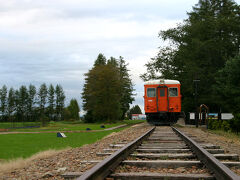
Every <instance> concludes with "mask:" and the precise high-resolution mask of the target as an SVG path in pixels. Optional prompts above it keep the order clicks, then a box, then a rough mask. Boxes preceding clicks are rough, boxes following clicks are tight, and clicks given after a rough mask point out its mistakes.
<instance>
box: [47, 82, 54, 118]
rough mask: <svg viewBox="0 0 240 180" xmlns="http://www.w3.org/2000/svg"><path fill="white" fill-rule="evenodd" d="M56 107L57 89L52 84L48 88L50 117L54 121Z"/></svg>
mask: <svg viewBox="0 0 240 180" xmlns="http://www.w3.org/2000/svg"><path fill="white" fill-rule="evenodd" d="M54 107H55V89H54V87H53V85H52V84H50V86H49V88H48V117H49V118H50V119H51V120H54Z"/></svg>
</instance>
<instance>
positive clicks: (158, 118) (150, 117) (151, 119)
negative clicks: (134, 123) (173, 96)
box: [146, 112, 180, 126]
mask: <svg viewBox="0 0 240 180" xmlns="http://www.w3.org/2000/svg"><path fill="white" fill-rule="evenodd" d="M179 115H180V113H174V112H157V113H146V116H147V122H148V123H149V124H152V125H155V126H159V125H172V124H174V123H176V122H177V120H178V118H179Z"/></svg>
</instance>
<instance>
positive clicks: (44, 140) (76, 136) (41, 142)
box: [0, 120, 144, 160]
mask: <svg viewBox="0 0 240 180" xmlns="http://www.w3.org/2000/svg"><path fill="white" fill-rule="evenodd" d="M139 122H144V121H141V120H140V121H138V120H136V121H135V120H134V121H125V123H122V124H135V123H139ZM63 124H64V123H63ZM120 124H121V123H120ZM67 125H69V124H68V123H67ZM90 125H91V126H90ZM99 125H100V124H81V125H80V124H78V125H77V128H75V127H72V126H71V127H68V128H69V129H71V130H75V129H76V130H81V129H82V130H84V129H86V127H90V128H92V129H94V128H96V129H101V128H100V126H99ZM116 125H119V124H118V123H116V124H110V125H107V126H106V127H113V126H116ZM58 128H60V127H58ZM61 128H62V129H63V128H64V126H63V127H61ZM65 128H67V126H66V127H65ZM36 129H38V130H39V128H36ZM123 129H125V128H120V129H116V130H110V131H97V132H91V131H89V132H80V133H65V135H66V136H67V137H66V138H58V137H57V134H56V133H33V134H0V159H5V160H9V159H15V158H19V157H23V158H26V157H29V156H31V155H33V154H35V153H37V152H40V151H44V150H48V149H63V148H66V147H73V148H74V147H80V146H82V145H84V144H91V143H94V142H96V141H97V140H99V139H101V138H103V137H104V136H106V135H108V134H110V133H112V132H118V131H120V130H123ZM38 130H37V131H38ZM57 130H59V129H57Z"/></svg>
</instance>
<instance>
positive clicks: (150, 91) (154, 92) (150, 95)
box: [147, 88, 156, 97]
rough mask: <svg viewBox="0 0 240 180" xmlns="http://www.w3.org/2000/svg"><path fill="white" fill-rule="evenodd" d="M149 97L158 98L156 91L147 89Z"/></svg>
mask: <svg viewBox="0 0 240 180" xmlns="http://www.w3.org/2000/svg"><path fill="white" fill-rule="evenodd" d="M147 97H156V89H155V88H147Z"/></svg>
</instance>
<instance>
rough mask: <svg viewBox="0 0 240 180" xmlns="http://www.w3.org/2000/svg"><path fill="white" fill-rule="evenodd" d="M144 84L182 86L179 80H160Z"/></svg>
mask: <svg viewBox="0 0 240 180" xmlns="http://www.w3.org/2000/svg"><path fill="white" fill-rule="evenodd" d="M144 84H180V82H179V81H177V80H170V79H158V80H151V81H146V82H145V83H144Z"/></svg>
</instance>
